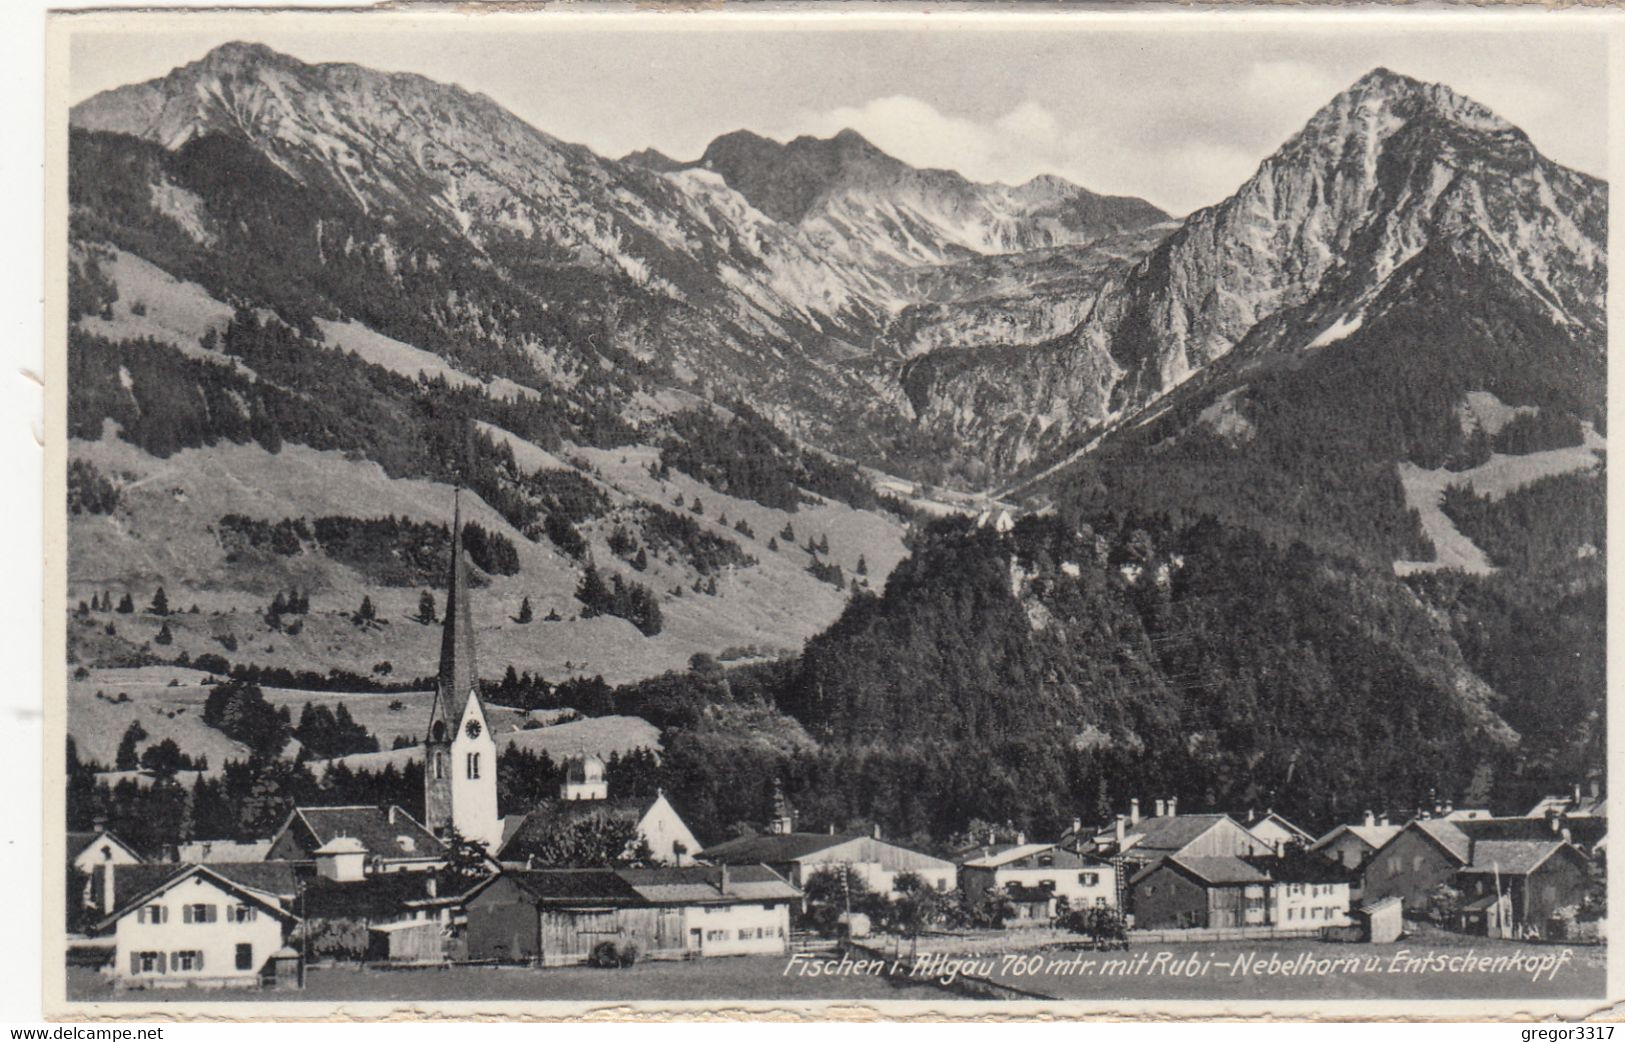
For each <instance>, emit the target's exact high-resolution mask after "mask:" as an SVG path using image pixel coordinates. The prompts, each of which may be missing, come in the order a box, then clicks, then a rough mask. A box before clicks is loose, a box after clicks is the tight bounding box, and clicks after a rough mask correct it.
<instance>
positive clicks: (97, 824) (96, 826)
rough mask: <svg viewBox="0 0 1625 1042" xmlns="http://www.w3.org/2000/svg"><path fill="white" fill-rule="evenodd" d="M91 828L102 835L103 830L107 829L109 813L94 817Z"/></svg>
mask: <svg viewBox="0 0 1625 1042" xmlns="http://www.w3.org/2000/svg"><path fill="white" fill-rule="evenodd" d="M90 828H91V831H93V832H95V833H96V834H97V835H101V834H102V833H103V832H106V831H107V815H105V814H98V815H96V816H95V817H94V818H92V819H91V821H90Z"/></svg>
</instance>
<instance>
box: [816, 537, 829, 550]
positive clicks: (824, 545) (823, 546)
mask: <svg viewBox="0 0 1625 1042" xmlns="http://www.w3.org/2000/svg"><path fill="white" fill-rule="evenodd" d="M818 552H819V553H821V554H828V553H829V536H828V535H821V536H819V537H818Z"/></svg>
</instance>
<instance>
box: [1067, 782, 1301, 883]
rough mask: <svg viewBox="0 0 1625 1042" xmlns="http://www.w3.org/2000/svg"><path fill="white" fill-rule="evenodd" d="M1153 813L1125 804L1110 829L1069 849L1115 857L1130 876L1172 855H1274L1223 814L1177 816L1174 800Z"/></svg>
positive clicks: (1161, 803)
mask: <svg viewBox="0 0 1625 1042" xmlns="http://www.w3.org/2000/svg"><path fill="white" fill-rule="evenodd" d="M1155 808H1156V813H1155V814H1153V815H1152V816H1151V817H1149V818H1141V817H1140V801H1139V800H1137V799H1136V800H1130V801H1129V812H1128V814H1127V815H1122V814H1120V815H1118V816H1117V820H1116V821H1115V822H1114V823H1113V824H1112V825H1111V826H1110V827H1108V828H1105V829H1102V830H1096V831H1095V832H1094V833H1093V834H1092V835H1089V836H1088V837H1087V838H1086V839H1084V840H1082V841H1081V842H1079V843H1078V845H1077V846H1076V847H1075V848H1074V849H1076V850H1077V852H1078V853H1080V854H1092V855H1094V856H1095V857H1100V858H1108V859H1110V858H1121V859H1122V860H1123V861H1124V863H1125V864H1126V865H1127V866H1129V872H1130V874H1131V875H1132V874H1133V873H1134V872H1137V871H1139V870H1141V869H1143V868H1145V867H1147V866H1149V865H1153V864H1155V863H1157V862H1158V861H1161V860H1162V859H1163V858H1167V857H1172V856H1174V855H1175V854H1179V855H1182V856H1185V857H1250V856H1253V855H1256V854H1270V853H1274V847H1272V846H1271V845H1270V844H1269V843H1267V842H1265V841H1264V840H1262V839H1260V838H1259V837H1257V836H1255V835H1253V834H1252V833H1251V832H1249V831H1248V830H1247V829H1246V827H1244V826H1243V825H1242V824H1241V822H1239V821H1237V820H1236V819H1234V818H1232V817H1230V816H1229V815H1228V814H1181V813H1179V801H1178V800H1177V799H1170V800H1157V801H1156V804H1155ZM1065 839H1067V837H1063V840H1065Z"/></svg>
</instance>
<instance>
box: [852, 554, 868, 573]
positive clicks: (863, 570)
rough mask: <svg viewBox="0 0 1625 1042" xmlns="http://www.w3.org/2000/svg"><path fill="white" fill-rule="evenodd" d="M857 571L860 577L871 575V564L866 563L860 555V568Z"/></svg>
mask: <svg viewBox="0 0 1625 1042" xmlns="http://www.w3.org/2000/svg"><path fill="white" fill-rule="evenodd" d="M855 571H856V572H857V573H858V574H859V575H868V574H869V562H868V561H865V560H864V559H863V555H862V554H859V555H858V567H857V568H856V569H855Z"/></svg>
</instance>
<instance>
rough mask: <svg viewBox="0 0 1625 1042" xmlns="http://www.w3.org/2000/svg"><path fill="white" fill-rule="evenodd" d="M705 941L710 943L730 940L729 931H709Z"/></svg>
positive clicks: (706, 932)
mask: <svg viewBox="0 0 1625 1042" xmlns="http://www.w3.org/2000/svg"><path fill="white" fill-rule="evenodd" d="M705 939H706V940H708V941H725V940H727V939H728V931H727V930H707V931H705Z"/></svg>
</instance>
